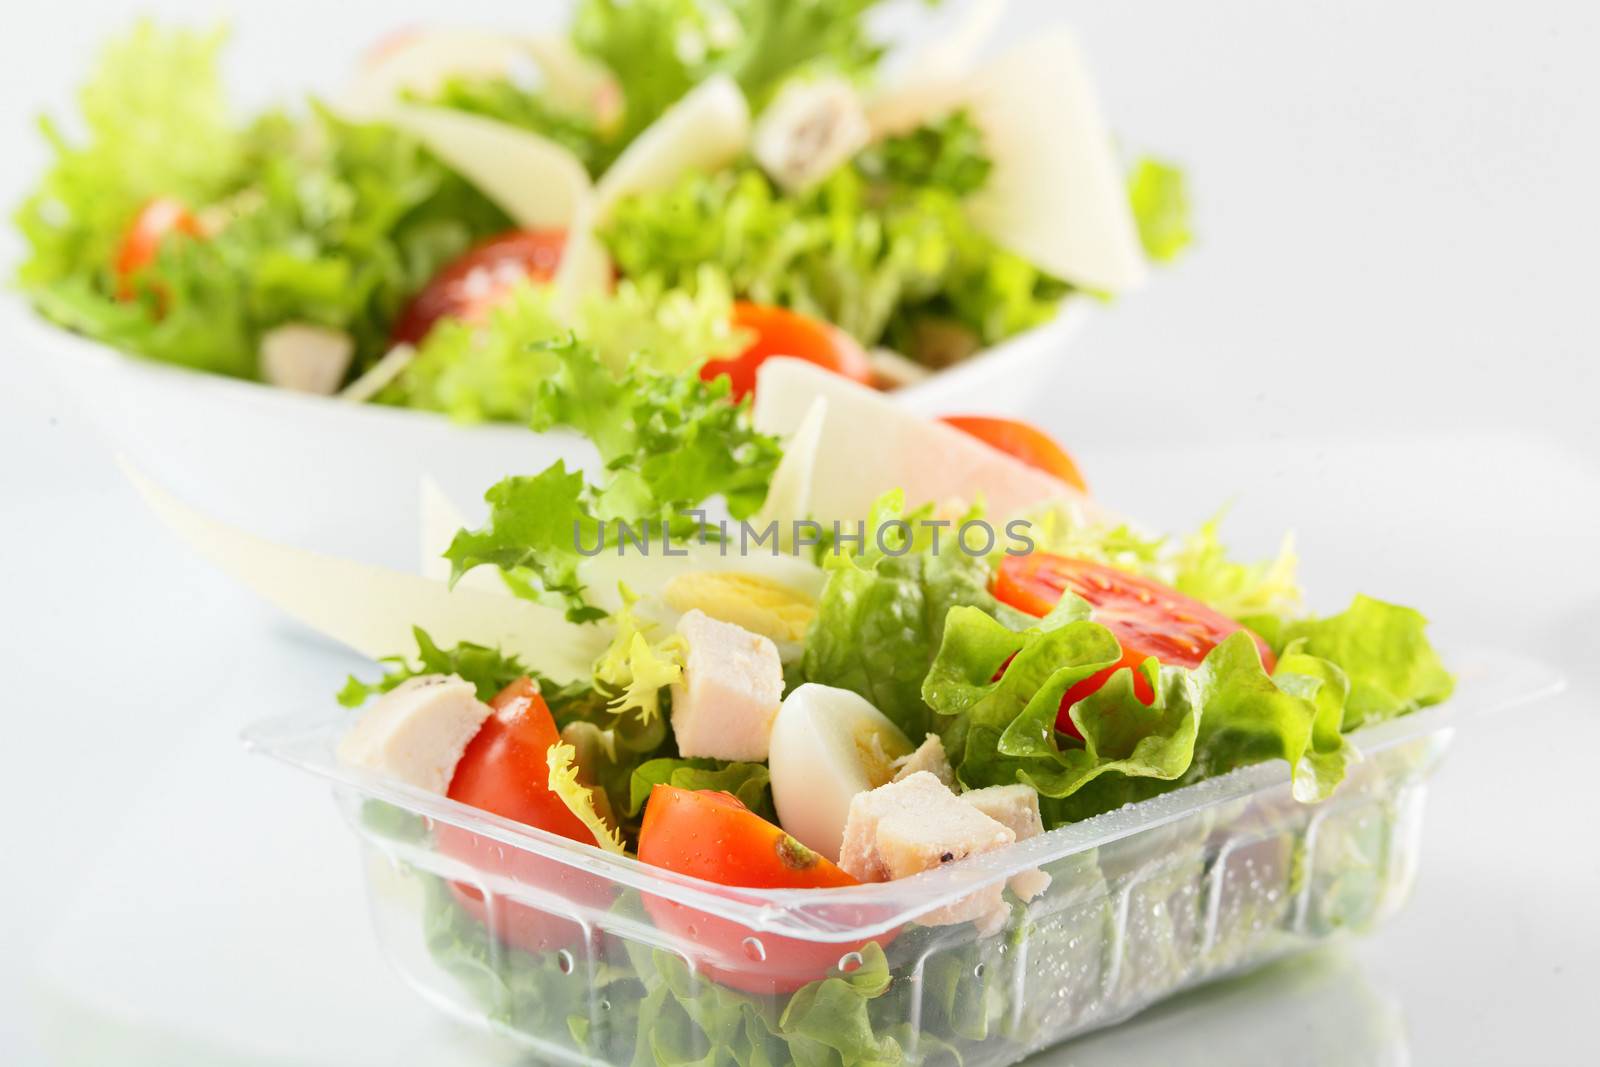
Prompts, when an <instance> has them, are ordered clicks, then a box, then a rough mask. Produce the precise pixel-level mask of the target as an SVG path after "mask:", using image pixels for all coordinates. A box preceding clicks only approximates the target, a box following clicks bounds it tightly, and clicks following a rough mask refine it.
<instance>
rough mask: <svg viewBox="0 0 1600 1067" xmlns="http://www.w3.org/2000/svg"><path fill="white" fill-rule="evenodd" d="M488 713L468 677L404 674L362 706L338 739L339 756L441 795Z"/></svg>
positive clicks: (359, 765) (486, 707) (341, 758)
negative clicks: (350, 726) (466, 679)
mask: <svg viewBox="0 0 1600 1067" xmlns="http://www.w3.org/2000/svg"><path fill="white" fill-rule="evenodd" d="M489 715H490V708H489V705H487V704H485V703H484V702H483V701H481V700H479V699H478V694H477V690H476V689H475V688H473V685H472V683H471V682H467V681H463V680H462V679H461V678H460V677H458V676H456V675H454V674H425V675H420V676H418V677H416V678H409V679H407V680H406V681H404V682H402V683H400V684H399V685H397V686H395V687H394V688H393V689H391V690H390V691H389V692H387V693H385V694H383V695H382V696H381V697H379V698H378V699H377V700H376V701H374V702H373V704H372V706H371V707H369V708H368V709H367V710H366V711H364V712H362V714H361V718H360V719H358V720H357V721H356V724H355V726H354V727H353V728H352V729H351V730H350V731H349V732H348V733H346V734H345V735H344V738H343V739H342V740H341V741H340V742H339V749H338V756H339V761H340V762H341V763H344V764H347V765H348V766H351V767H361V768H364V769H366V770H369V771H373V772H375V773H377V774H381V775H384V776H385V777H388V778H394V779H396V780H398V781H401V782H405V783H406V784H407V785H413V786H416V787H417V788H418V789H424V790H427V791H428V792H430V793H438V794H439V795H441V796H443V795H444V793H445V792H446V790H448V789H449V788H450V779H451V778H452V777H453V776H454V775H455V771H456V764H457V763H459V762H461V754H462V753H463V752H465V751H466V749H467V744H468V743H469V742H470V741H471V740H472V739H473V738H474V737H476V736H477V733H478V730H479V728H480V727H482V726H483V722H484V720H485V719H487V718H488V717H489Z"/></svg>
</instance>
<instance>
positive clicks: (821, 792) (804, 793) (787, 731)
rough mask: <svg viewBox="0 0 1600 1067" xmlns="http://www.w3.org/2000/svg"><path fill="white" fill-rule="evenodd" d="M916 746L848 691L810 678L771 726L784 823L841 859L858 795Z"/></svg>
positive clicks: (882, 780)
mask: <svg viewBox="0 0 1600 1067" xmlns="http://www.w3.org/2000/svg"><path fill="white" fill-rule="evenodd" d="M914 747H915V746H914V745H912V743H911V742H910V741H909V740H908V739H907V738H906V735H905V734H903V733H902V732H901V731H900V728H899V727H897V726H895V724H894V723H892V722H890V721H889V719H888V718H887V717H885V716H884V714H883V713H882V712H880V711H879V710H878V709H877V708H875V707H873V706H872V705H871V704H870V703H869V702H868V701H867V700H865V699H864V698H862V697H861V696H859V695H857V694H855V693H852V692H851V691H850V690H848V689H836V688H834V687H833V686H831V685H818V684H816V683H815V682H808V683H806V684H805V685H802V686H800V687H799V688H797V689H795V691H794V692H792V693H790V694H789V695H788V697H787V698H785V699H784V702H783V705H782V707H780V708H779V709H778V715H777V718H776V720H775V721H774V722H773V726H772V748H771V755H770V757H769V758H768V760H767V766H768V769H769V770H770V772H771V774H772V800H773V803H774V805H775V806H776V807H777V809H778V822H779V823H780V824H781V825H782V826H783V828H784V829H785V830H786V831H788V832H789V834H790V835H791V836H793V837H795V838H796V839H798V840H799V841H800V843H801V844H803V845H805V846H806V847H807V848H810V849H813V850H814V851H816V852H820V853H821V854H822V855H824V856H827V857H828V858H829V859H831V860H838V858H839V847H840V845H841V844H842V843H843V841H844V824H845V819H846V818H847V817H848V816H849V814H850V801H851V799H852V798H853V797H854V796H855V795H856V794H857V793H864V792H866V791H867V790H869V789H876V788H877V787H878V786H880V785H884V784H886V783H887V782H889V781H890V780H891V779H892V778H893V777H894V766H893V764H894V761H895V760H897V759H900V758H901V757H903V756H907V755H909V754H910V753H911V751H912V749H913V748H914Z"/></svg>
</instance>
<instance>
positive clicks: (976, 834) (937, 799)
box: [839, 771, 1016, 933]
mask: <svg viewBox="0 0 1600 1067" xmlns="http://www.w3.org/2000/svg"><path fill="white" fill-rule="evenodd" d="M1015 840H1016V834H1015V833H1013V832H1012V831H1011V829H1010V828H1009V827H1007V826H1005V825H1003V824H1001V823H999V822H997V821H996V820H994V819H991V818H990V817H989V816H987V815H985V814H984V813H983V812H981V811H979V810H978V809H977V808H976V807H974V806H973V805H971V804H966V803H963V802H962V800H961V799H960V798H959V797H957V796H956V795H955V793H953V792H951V791H950V789H949V787H948V786H946V785H945V784H944V783H943V782H941V781H939V779H938V778H936V777H935V776H934V775H932V774H930V773H928V772H927V771H918V772H916V773H914V774H912V775H910V776H908V777H906V778H904V779H902V780H900V781H898V782H890V783H889V784H888V785H882V786H879V787H878V788H877V789H873V790H871V791H870V792H866V793H859V794H857V795H856V797H855V799H854V800H852V801H851V802H850V815H849V818H848V819H847V820H846V822H845V827H844V846H843V848H842V849H841V850H840V854H839V866H840V867H841V868H843V869H844V870H845V871H846V872H848V873H849V874H850V875H851V876H853V877H855V878H858V879H860V880H861V881H863V882H883V881H890V880H893V879H897V878H909V877H910V876H911V875H914V874H920V873H922V872H923V871H929V870H933V869H934V868H936V867H940V866H943V865H944V864H947V863H955V862H956V861H958V860H963V859H966V858H967V857H968V856H972V855H976V854H978V853H980V852H991V851H993V850H994V849H997V848H1004V847H1005V846H1007V845H1009V844H1011V843H1012V842H1013V841H1015ZM1004 888H1005V887H1004V885H1003V884H1002V883H1000V882H996V883H994V884H993V885H992V886H986V887H985V888H983V889H980V890H978V891H976V892H974V893H972V894H970V895H969V896H966V897H963V898H962V899H960V900H958V901H956V902H955V903H953V904H950V905H947V906H945V907H942V908H938V909H936V910H934V911H931V912H929V913H928V914H926V915H924V916H922V918H921V919H920V920H919V921H920V922H922V923H924V924H926V925H930V926H946V925H954V924H956V923H963V922H968V921H972V922H975V923H976V924H977V925H978V928H979V930H980V931H981V932H985V933H988V932H992V931H994V930H995V929H998V927H999V925H1000V924H1001V923H1003V922H1004V920H1005V915H1006V905H1005V902H1004V900H1003V899H1002V893H1003V890H1004Z"/></svg>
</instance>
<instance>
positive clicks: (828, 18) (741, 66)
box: [572, 0, 882, 150]
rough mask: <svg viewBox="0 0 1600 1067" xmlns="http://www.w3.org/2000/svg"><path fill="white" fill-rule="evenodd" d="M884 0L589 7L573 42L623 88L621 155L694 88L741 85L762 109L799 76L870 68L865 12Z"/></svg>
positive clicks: (662, 0) (641, 1)
mask: <svg viewBox="0 0 1600 1067" xmlns="http://www.w3.org/2000/svg"><path fill="white" fill-rule="evenodd" d="M877 3H878V0H720V2H712V0H582V2H581V3H579V5H578V7H577V9H576V11H575V12H574V13H573V20H572V38H573V41H574V42H575V43H576V44H577V46H578V47H579V48H580V49H582V50H583V51H584V52H586V53H588V54H589V55H591V56H593V57H594V58H595V59H597V60H599V61H600V62H601V63H603V64H605V66H606V67H607V68H609V69H610V71H611V72H612V74H614V75H615V76H616V78H617V81H618V83H619V85H620V87H621V90H622V98H623V107H624V111H623V123H622V132H621V136H620V138H619V142H618V150H620V147H621V146H622V145H626V144H627V143H628V142H629V141H631V140H633V138H634V137H636V136H638V134H639V133H640V132H641V131H643V130H644V129H645V128H646V127H648V126H649V125H650V124H651V123H652V122H654V121H655V120H656V119H657V118H659V117H660V116H661V114H662V113H663V112H665V111H666V110H667V108H668V107H670V106H672V104H673V103H675V102H676V101H677V100H678V99H679V98H680V97H682V96H683V95H684V94H685V93H686V92H688V91H689V90H690V89H691V88H693V87H694V86H695V85H697V84H699V83H700V82H702V81H704V80H705V79H707V78H709V77H711V76H712V75H715V74H727V75H729V76H730V77H732V78H733V79H734V80H735V81H736V82H738V83H739V87H740V88H742V89H743V90H744V92H745V95H746V96H747V97H748V98H749V100H750V104H751V107H752V108H753V109H755V110H758V111H759V110H760V109H761V107H762V106H763V105H764V104H765V103H766V102H767V100H768V99H770V98H771V96H772V95H773V93H774V92H775V91H776V90H777V88H778V86H779V85H780V84H781V83H782V82H783V81H784V80H785V79H787V78H788V77H790V76H791V75H793V74H795V73H797V72H799V71H801V70H820V69H827V70H831V71H836V72H839V73H842V74H845V75H857V74H861V73H863V72H865V71H867V70H869V69H870V68H871V67H872V66H873V65H874V64H875V63H876V62H877V60H878V57H879V56H880V55H881V54H882V49H881V48H879V47H878V46H877V45H876V44H874V43H873V42H872V41H871V40H870V39H869V37H868V34H867V29H866V25H865V15H866V13H867V12H868V11H870V10H871V9H872V8H873V7H875V6H877Z"/></svg>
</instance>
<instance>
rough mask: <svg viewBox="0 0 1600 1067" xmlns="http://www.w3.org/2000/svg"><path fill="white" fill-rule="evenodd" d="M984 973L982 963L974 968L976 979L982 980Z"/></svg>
mask: <svg viewBox="0 0 1600 1067" xmlns="http://www.w3.org/2000/svg"><path fill="white" fill-rule="evenodd" d="M983 972H984V966H983V964H981V963H980V964H978V965H977V966H976V967H974V968H972V977H974V978H982V977H983Z"/></svg>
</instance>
